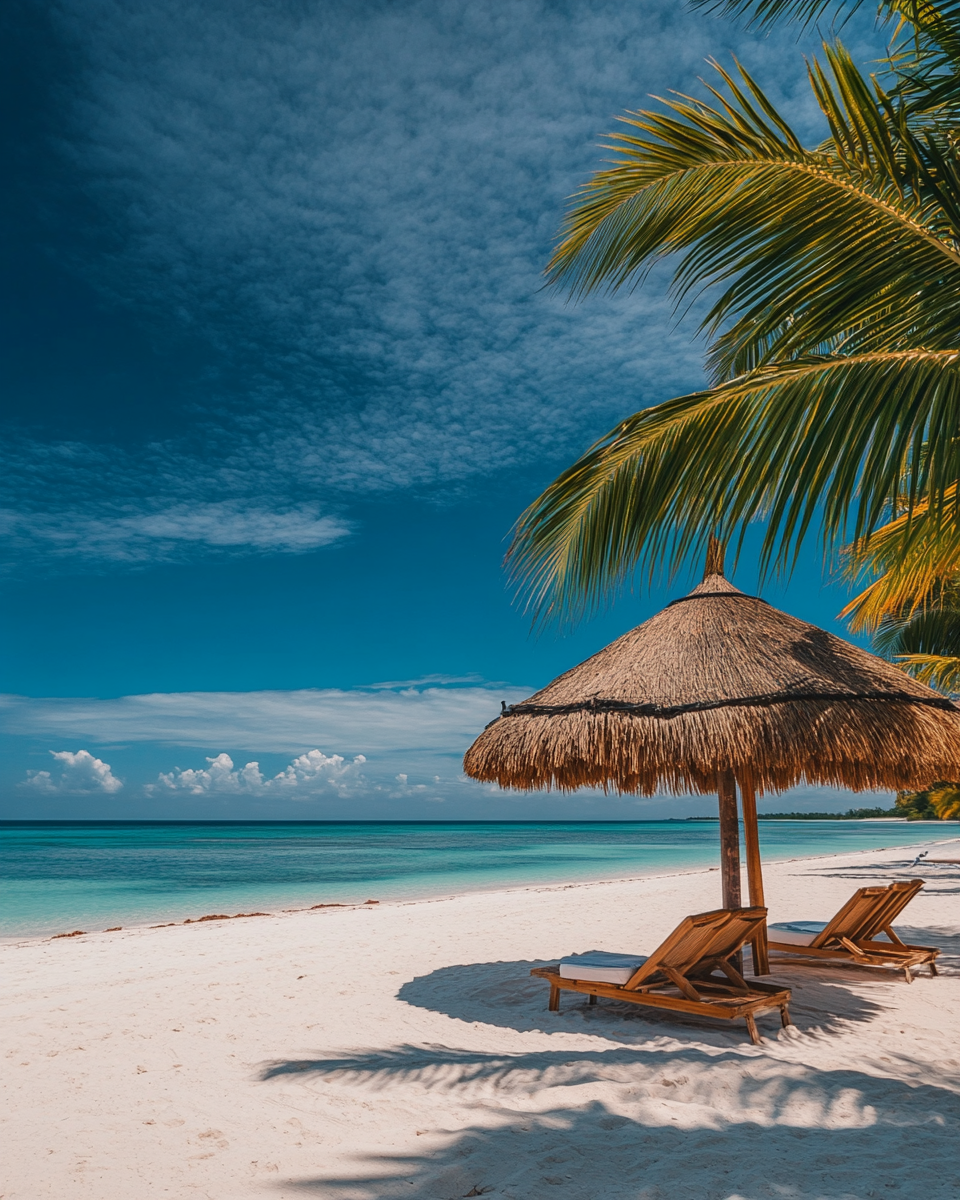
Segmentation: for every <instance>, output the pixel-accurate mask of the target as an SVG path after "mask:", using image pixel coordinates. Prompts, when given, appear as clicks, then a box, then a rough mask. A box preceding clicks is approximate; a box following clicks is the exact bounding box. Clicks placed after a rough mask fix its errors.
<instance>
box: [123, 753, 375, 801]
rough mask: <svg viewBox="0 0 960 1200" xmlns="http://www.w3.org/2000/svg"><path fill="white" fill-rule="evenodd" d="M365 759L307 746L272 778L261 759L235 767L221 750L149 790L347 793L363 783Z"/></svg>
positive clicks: (163, 775)
mask: <svg viewBox="0 0 960 1200" xmlns="http://www.w3.org/2000/svg"><path fill="white" fill-rule="evenodd" d="M366 761H367V760H366V758H365V757H364V756H363V755H362V754H358V755H357V756H356V757H355V758H354V759H353V761H352V762H347V761H346V759H344V758H343V757H342V755H339V754H331V755H329V756H328V755H326V754H323V753H322V752H321V751H320V750H308V751H307V753H306V754H301V755H298V757H297V758H295V759H294V760H293V762H292V763H290V764H289V765H288V766H287V767H285V768H284V769H283V770H282V771H280V772H279V773H278V774H276V775H274V776H273V778H268V777H267V776H265V775H264V774H263V773H262V772H261V770H260V764H259V763H256V762H248V763H247V765H246V766H245V767H241V768H240V769H238V770H235V769H234V765H233V759H232V758H231V757H230V755H229V754H218V755H216V756H215V757H214V758H208V759H207V763H208V764H209V765H208V766H207V767H206V768H205V769H201V770H195V769H192V768H188V769H187V770H181V769H180V768H179V767H175V768H174V769H173V770H172V771H169V772H166V773H164V772H161V773H160V776H159V779H158V782H157V783H156V784H151V785H148V787H147V791H148V792H158V791H161V792H162V791H170V792H189V793H190V794H191V795H194V796H202V795H208V794H210V793H211V792H212V793H227V794H230V795H255V796H262V795H268V794H270V793H276V792H285V793H286V794H287V795H288V796H289V795H290V794H291V793H292V792H294V791H299V792H306V793H308V794H310V795H315V794H316V793H317V792H321V791H332V792H335V793H336V794H337V795H338V796H346V795H348V794H349V792H350V789H351V785H354V786H362V783H363V776H362V774H361V772H360V768H361V767H362V765H363V764H364V763H365V762H366Z"/></svg>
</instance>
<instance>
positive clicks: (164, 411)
mask: <svg viewBox="0 0 960 1200" xmlns="http://www.w3.org/2000/svg"><path fill="white" fill-rule="evenodd" d="M0 24H2V34H3V36H2V39H0V43H2V48H0V54H2V56H3V58H4V59H5V62H3V63H2V64H0V90H2V92H3V93H4V94H3V97H2V99H3V105H4V111H5V113H7V114H8V117H7V119H6V120H5V121H4V123H3V125H2V127H0V139H2V140H3V142H4V145H3V154H4V161H5V162H7V163H9V164H11V166H12V167H13V172H12V175H13V178H12V181H11V182H10V184H9V186H8V187H7V188H6V189H5V191H4V193H3V195H2V196H0V205H2V207H3V209H4V210H5V211H4V213H3V221H2V242H3V244H2V271H3V284H2V298H3V319H2V321H0V396H2V397H3V403H2V413H0V456H2V459H3V461H2V463H0V488H2V491H3V495H2V497H0V535H2V539H3V566H2V571H0V639H2V644H0V693H2V696H0V754H2V757H0V818H21V819H24V818H38V819H40V818H43V819H46V818H56V819H72V818H77V819H81V818H126V819H144V818H178V819H203V818H216V819H244V818H257V819H269V818H277V819H304V820H309V819H352V818H367V819H412V820H433V819H444V820H457V819H479V818H486V819H536V818H543V819H551V818H556V819H576V818H596V819H621V818H623V819H645V818H655V817H660V816H667V815H677V816H682V815H689V814H694V813H701V812H704V811H712V808H711V803H712V804H713V805H714V806H715V801H713V802H710V801H709V800H706V799H699V798H696V797H687V798H679V799H677V798H672V797H655V798H653V799H652V800H638V799H637V798H635V797H622V798H621V797H617V796H614V795H611V796H605V795H603V794H598V793H594V792H584V793H576V794H574V795H571V796H557V795H549V796H545V795H526V794H516V793H504V792H500V791H498V790H497V789H495V788H492V787H486V786H481V785H479V784H476V783H474V782H472V781H469V780H466V779H465V778H464V777H463V775H462V771H461V767H460V760H461V758H462V755H463V752H464V750H465V749H466V747H467V746H468V745H469V744H470V742H471V741H472V740H473V738H474V737H475V736H476V734H477V733H478V732H479V731H480V730H481V729H482V728H483V726H484V724H485V723H486V722H487V721H489V720H491V719H492V718H493V717H494V716H495V715H496V713H497V712H498V711H499V709H500V702H501V700H507V701H512V700H517V699H520V698H522V697H524V696H526V695H528V694H529V693H530V692H531V691H533V690H535V689H536V688H539V687H542V686H543V685H544V684H545V683H547V682H548V681H549V680H550V679H551V678H553V677H554V676H555V675H557V674H559V673H560V672H561V671H563V670H565V669H567V668H569V667H570V666H573V665H574V664H575V663H577V662H579V661H581V660H582V659H584V658H586V657H587V656H588V655H590V654H592V653H594V652H595V651H596V650H598V649H600V648H601V647H602V646H603V645H605V644H606V643H607V642H609V641H610V640H611V639H612V638H614V637H616V636H618V635H619V634H620V633H622V632H624V631H625V630H626V629H629V628H631V627H632V626H633V625H636V624H638V623H639V622H640V621H641V620H643V619H644V618H645V617H647V616H649V615H650V614H651V613H653V612H654V611H656V610H657V609H658V608H659V607H661V606H662V604H663V603H665V602H666V601H667V600H668V599H670V598H671V597H672V596H674V595H676V594H679V593H680V592H682V591H683V590H685V589H686V587H687V586H688V585H689V583H690V582H691V580H690V579H680V580H676V581H673V582H667V583H664V584H663V586H661V587H658V588H656V589H654V590H653V591H649V590H648V591H630V590H628V591H627V592H626V593H625V594H624V595H622V596H619V597H616V598H614V599H613V600H612V602H611V604H610V606H609V607H608V608H607V609H606V610H605V611H604V612H602V613H601V614H599V615H598V616H596V617H595V618H593V619H591V620H587V621H584V622H583V623H581V624H580V625H579V626H578V627H577V628H575V629H569V630H562V631H561V630H556V629H548V630H546V631H545V632H542V633H540V634H535V633H534V632H532V631H531V628H530V621H529V617H528V615H526V614H524V612H523V611H522V609H521V608H520V607H519V606H518V605H517V604H515V603H514V601H513V597H512V595H511V592H510V589H509V586H508V583H507V580H506V578H505V576H504V573H503V570H502V558H503V554H504V551H505V549H506V545H507V539H508V537H509V532H510V528H511V526H512V523H513V522H514V521H515V519H516V517H517V516H518V514H519V513H520V512H521V511H522V509H523V508H524V507H525V506H526V505H527V504H528V503H529V502H530V501H531V500H532V499H533V498H534V497H535V496H536V495H537V494H538V493H539V491H540V490H542V488H543V487H544V486H545V485H546V484H547V483H549V481H550V480H551V479H552V478H553V477H554V476H555V475H556V474H557V473H558V472H559V471H560V470H562V469H563V467H564V466H565V465H567V464H568V463H569V462H570V461H572V460H573V459H574V458H575V457H576V456H577V455H578V454H580V453H582V451H583V450H585V449H586V447H587V446H589V445H590V444H591V443H592V442H593V441H594V440H595V439H596V438H597V437H599V436H600V435H602V434H603V433H604V432H605V431H606V430H607V429H609V428H610V427H611V426H612V425H613V424H615V423H616V422H617V421H618V420H619V419H621V418H622V417H624V416H626V415H628V414H629V413H631V412H634V411H636V410H638V409H640V408H643V407H646V406H648V405H650V404H655V403H657V402H659V401H662V400H666V399H668V398H670V397H671V396H673V395H677V394H681V393H683V392H685V391H689V390H691V389H693V388H695V387H697V386H699V384H700V383H701V382H702V381H703V374H702V358H703V342H702V339H701V338H700V337H699V335H698V331H697V322H696V319H695V314H693V315H691V314H686V315H684V314H678V313H677V312H675V310H674V306H673V304H672V301H671V299H670V296H669V289H668V283H669V277H668V275H667V274H666V273H665V272H664V270H663V269H661V268H658V269H657V270H655V271H654V272H653V273H652V275H651V277H650V278H649V279H648V280H647V282H646V283H645V284H644V286H643V287H642V288H640V289H639V290H636V291H634V292H631V293H621V294H618V295H616V296H612V297H610V296H607V297H594V298H591V299H589V300H588V301H586V302H583V303H580V304H571V303H569V302H568V301H567V300H566V299H565V298H564V296H563V295H561V294H559V293H557V292H555V291H551V290H549V289H545V288H544V285H543V276H542V271H543V267H544V265H545V263H546V261H547V259H548V258H549V254H550V249H551V246H552V244H553V241H554V238H555V235H556V232H557V229H558V226H559V224H560V222H561V220H562V216H563V212H564V209H565V205H566V203H567V198H568V197H569V196H570V194H571V193H572V192H573V191H574V190H575V188H576V187H577V186H578V185H579V184H580V183H581V182H583V181H584V180H585V179H586V178H588V177H589V174H590V172H591V171H592V170H594V169H596V167H598V166H599V165H600V163H601V161H602V158H603V152H602V150H601V149H600V148H599V146H598V142H599V140H600V139H601V137H602V135H603V134H604V133H605V132H607V131H609V130H611V129H612V128H613V127H614V126H615V122H616V117H617V115H618V114H620V113H623V112H624V111H625V110H628V109H636V108H639V107H642V106H644V105H650V104H653V103H654V102H653V101H652V100H650V94H651V93H654V94H658V95H663V94H665V93H666V92H668V91H669V90H670V89H679V90H681V91H687V92H690V91H697V90H698V89H701V88H702V85H700V84H699V83H698V82H697V80H698V77H700V76H704V75H706V74H708V73H709V71H710V68H709V67H708V65H707V64H706V62H705V60H706V59H707V58H709V57H710V56H715V57H716V58H718V59H719V60H721V61H723V62H727V63H729V61H730V57H731V55H732V54H736V55H737V57H738V58H739V59H740V60H741V61H743V62H744V64H745V65H746V66H747V67H748V68H749V69H750V70H751V71H752V72H753V73H754V74H755V75H756V76H757V77H758V78H759V79H760V81H761V82H762V83H763V84H764V86H766V87H767V88H768V89H769V91H770V93H771V94H772V95H773V96H774V97H775V99H776V100H777V102H778V104H780V105H781V106H782V108H783V110H784V111H785V112H787V113H788V114H789V116H790V118H791V120H792V121H793V123H794V125H795V127H796V128H797V129H798V131H799V132H800V133H801V134H802V136H804V137H806V138H808V139H809V140H810V141H811V142H812V141H815V140H817V138H818V137H819V136H821V135H822V132H823V130H822V127H821V124H820V120H819V114H818V112H817V110H816V108H815V106H814V105H813V103H812V101H811V98H810V95H809V89H808V86H807V83H806V79H805V75H804V70H805V68H804V60H803V55H804V53H805V52H806V53H809V52H810V50H811V48H815V45H816V35H815V34H811V35H810V36H807V37H803V38H799V39H798V36H797V33H796V30H784V31H780V32H777V33H775V34H773V35H770V36H760V35H757V34H754V33H749V32H745V31H744V30H743V29H741V28H738V27H737V26H735V25H733V24H731V23H730V22H725V21H721V20H719V19H717V18H715V17H712V16H710V15H709V14H705V13H704V12H699V11H694V10H691V9H688V8H685V7H683V6H682V5H681V4H679V3H677V2H676V0H634V2H633V3H627V2H624V0H589V2H588V0H584V2H580V3H572V2H564V0H513V2H512V3H511V4H509V5H504V4H502V3H499V2H497V0H380V2H365V0H350V2H349V3H346V2H343V3H341V2H338V0H326V2H319V0H262V2H261V0H204V2H203V3H200V2H199V0H165V2H164V3H163V4H156V3H150V2H148V0H7V3H6V4H5V5H4V7H3V11H2V14H0ZM844 37H845V39H846V40H847V42H848V44H849V45H850V46H851V48H852V49H853V50H854V53H855V54H857V55H858V56H859V57H860V58H861V59H864V60H866V59H870V58H875V57H876V56H877V53H878V49H879V47H880V46H881V42H880V41H879V39H878V38H877V36H876V34H875V33H874V31H873V30H872V29H871V27H870V26H869V25H868V24H863V23H861V24H859V25H852V24H851V25H850V26H848V27H847V29H845V31H844ZM735 581H736V582H737V583H738V584H739V585H740V586H741V587H743V588H744V589H745V590H751V591H752V590H755V588H756V586H757V580H756V574H755V572H752V571H751V562H750V554H749V552H748V553H747V555H746V556H745V558H744V561H743V563H742V566H741V569H740V571H739V573H738V574H737V576H736V577H735ZM763 594H764V596H765V597H766V598H768V599H771V600H772V601H773V602H775V603H777V604H779V605H780V606H781V607H784V608H786V609H788V610H789V611H790V612H793V613H794V614H796V615H797V616H800V617H802V618H804V619H807V620H811V621H814V622H815V623H817V624H820V625H823V626H825V627H827V628H829V629H832V630H834V631H835V632H839V633H843V632H844V629H843V627H842V625H840V624H838V623H837V621H836V614H837V612H838V611H839V609H840V608H841V607H842V605H843V601H844V595H845V593H844V592H843V589H842V588H841V587H839V586H838V585H837V584H836V583H835V582H834V581H832V580H831V579H830V577H829V575H826V574H825V572H824V570H823V563H822V558H821V555H820V552H819V551H818V550H817V548H816V547H814V546H811V547H810V548H808V550H807V551H806V552H805V555H804V558H803V560H802V562H801V566H800V568H799V569H798V570H797V572H796V573H795V574H794V575H793V576H792V578H791V579H790V580H788V581H786V582H785V583H782V584H779V585H777V586H776V587H774V586H772V585H770V584H765V585H764V591H763ZM851 800H852V798H851V797H850V796H849V795H846V794H841V793H832V792H822V791H817V790H814V789H801V790H800V791H799V792H798V793H797V794H796V795H794V796H791V797H783V798H779V799H776V798H773V799H770V800H768V801H766V802H765V806H766V807H767V808H768V809H773V810H776V809H780V808H783V807H785V806H786V807H791V808H792V807H798V808H810V807H813V808H829V809H836V808H845V807H847V806H848V805H849V804H850V803H851ZM853 802H856V801H853Z"/></svg>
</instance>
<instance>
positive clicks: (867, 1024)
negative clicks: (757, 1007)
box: [0, 839, 960, 1200]
mask: <svg viewBox="0 0 960 1200" xmlns="http://www.w3.org/2000/svg"><path fill="white" fill-rule="evenodd" d="M931 840H933V839H931ZM946 840H947V841H950V842H953V841H956V840H958V839H946ZM936 841H937V842H939V843H940V844H942V841H941V839H936ZM913 848H914V847H913V846H911V847H908V848H907V849H913ZM902 849H904V847H901V846H885V847H883V848H880V847H875V848H873V849H870V850H866V851H853V852H847V853H833V852H830V853H826V854H821V855H813V856H806V855H804V856H802V857H797V858H793V859H789V858H787V859H784V860H781V861H777V862H768V863H767V864H766V870H765V884H766V889H767V894H768V903H769V906H770V911H771V918H772V919H774V920H780V919H810V920H825V919H828V918H829V917H830V916H831V915H832V914H833V913H834V912H836V911H837V909H838V908H839V907H840V906H841V905H842V904H843V903H844V902H845V901H846V900H847V898H848V897H849V896H850V895H851V894H852V893H853V891H854V890H855V889H856V888H858V887H860V886H862V885H864V884H870V883H875V882H888V881H890V880H891V879H895V878H902V877H904V876H905V875H917V876H921V877H923V878H924V879H925V881H926V884H925V888H924V890H923V891H922V892H921V893H920V894H919V895H918V896H917V897H916V899H915V900H914V901H913V902H912V903H911V905H910V908H909V909H908V910H906V912H905V913H904V914H903V915H902V916H901V918H900V920H899V921H898V922H897V928H898V929H899V930H900V932H901V934H902V935H903V936H905V937H906V938H909V939H910V940H912V941H914V942H919V943H920V944H925V945H929V944H935V945H940V946H941V947H942V953H941V959H940V964H939V965H940V974H939V976H938V977H937V978H930V977H929V976H928V975H926V974H924V975H921V976H919V977H918V978H917V979H916V980H915V981H914V983H912V984H910V985H908V984H906V983H905V981H904V980H903V978H902V977H899V976H896V975H895V974H894V973H893V972H891V971H877V970H874V971H867V970H864V969H863V968H857V967H833V968H829V967H823V966H821V965H818V964H811V965H807V964H802V965H797V964H791V963H786V964H785V963H783V962H782V961H778V960H775V961H774V964H773V970H774V975H773V977H772V978H773V979H774V980H775V981H776V982H777V983H778V984H781V985H785V986H788V987H790V988H791V989H792V992H793V1000H792V1002H791V1015H792V1017H793V1020H794V1023H795V1024H794V1026H792V1027H791V1028H790V1029H788V1030H785V1031H781V1030H780V1028H779V1020H778V1019H776V1018H775V1017H774V1018H773V1019H771V1018H765V1019H761V1021H760V1023H759V1024H760V1032H761V1034H762V1035H763V1038H764V1040H763V1042H762V1044H761V1045H759V1046H754V1045H751V1043H750V1042H749V1039H748V1038H747V1037H746V1034H745V1032H744V1030H743V1029H741V1028H734V1027H733V1025H732V1024H730V1025H727V1023H721V1022H709V1021H704V1020H702V1019H699V1018H694V1017H686V1016H684V1015H683V1014H666V1015H665V1014H662V1013H660V1012H658V1011H656V1010H652V1009H650V1010H646V1009H645V1010H639V1011H636V1012H635V1011H625V1006H623V1005H621V1004H617V1003H615V1002H612V1003H611V1002H606V1001H601V1002H600V1003H599V1004H597V1005H596V1006H593V1007H591V1006H588V1005H587V1004H585V1003H582V1002H581V999H582V998H576V997H574V998H565V999H564V1000H563V1002H562V1004H561V1009H560V1011H559V1012H549V1011H548V1008H547V989H546V987H545V985H544V983H543V980H541V979H538V978H536V977H531V975H530V971H531V968H533V967H535V966H539V965H542V964H544V963H546V962H551V961H553V962H555V961H556V960H557V958H559V957H560V956H561V955H563V954H569V953H576V952H581V951H584V950H588V949H591V948H596V949H601V950H609V951H615V952H620V953H649V952H650V951H652V950H653V949H654V948H655V947H656V946H657V945H658V944H659V943H660V942H661V941H662V940H663V938H664V937H666V936H667V935H668V934H669V933H670V931H671V930H672V929H673V928H675V926H676V924H677V922H678V920H679V919H680V918H681V917H682V916H684V915H687V914H692V913H696V912H705V911H708V910H710V909H713V908H716V907H718V905H719V900H720V895H719V893H720V881H719V878H718V876H719V870H718V868H705V869H704V868H699V869H696V870H684V871H675V872H671V873H665V874H660V875H643V876H639V877H633V878H631V879H618V880H611V879H601V880H592V881H575V882H572V883H570V882H568V883H549V884H547V883H544V884H528V885H525V886H523V887H510V888H506V889H501V890H499V891H487V892H467V893H460V894H457V895H454V896H448V897H432V898H429V899H418V900H397V901H393V902H386V901H385V902H382V903H380V904H376V905H364V904H358V905H355V906H347V907H335V908H327V909H321V910H309V909H304V910H298V911H293V912H286V913H285V912H281V913H276V914H270V915H268V916H266V917H261V918H257V919H249V920H235V919H233V920H224V921H211V922H206V923H201V922H198V921H194V922H191V924H189V925H168V926H165V927H164V928H150V927H149V926H139V927H131V928H128V929H125V930H121V931H118V932H116V933H110V934H107V933H106V932H103V933H100V932H97V933H92V934H90V935H88V936H86V937H77V938H70V939H62V940H51V939H49V938H44V939H22V940H19V941H17V942H12V943H9V942H8V943H6V944H5V945H3V946H0V958H2V959H3V966H4V970H3V971H2V972H0V977H2V980H3V996H2V1000H0V1039H2V1041H3V1043H4V1049H3V1053H4V1055H5V1059H4V1061H5V1062H6V1063H7V1067H6V1069H5V1072H4V1079H3V1081H2V1084H0V1088H2V1093H3V1107H2V1109H0V1136H2V1137H3V1140H4V1144H6V1145H9V1146H14V1147H16V1148H17V1151H16V1153H15V1154H10V1155H8V1156H7V1157H6V1160H5V1162H4V1164H3V1166H2V1167H0V1173H2V1175H3V1180H2V1183H3V1186H2V1187H0V1191H2V1192H3V1194H4V1195H5V1196H6V1197H8V1200H129V1197H131V1196H137V1197H138V1198H139V1197H143V1200H151V1198H152V1197H157V1198H158V1200H159V1198H160V1197H163V1196H186V1195H201V1196H202V1195H207V1196H217V1197H220V1196H230V1197H231V1198H233V1197H236V1198H237V1200H247V1198H249V1200H301V1198H302V1197H303V1196H305V1195H322V1196H324V1198H325V1200H399V1198H400V1197H410V1196H415V1197H417V1198H418V1200H419V1197H421V1196H422V1197H424V1200H449V1198H450V1197H455V1196H465V1195H469V1194H473V1195H486V1194H489V1195H490V1196H491V1197H496V1196H504V1197H510V1198H512V1200H521V1198H522V1200H553V1197H556V1196H558V1195H560V1196H562V1197H566V1198H567V1200H596V1198H597V1197H598V1196H601V1195H602V1196H603V1197H604V1200H637V1197H638V1196H643V1195H647V1196H649V1197H651V1200H654V1198H655V1197H658V1196H666V1195H675V1194H676V1186H677V1184H676V1180H677V1175H676V1172H677V1163H678V1161H680V1160H681V1159H682V1161H683V1166H684V1178H683V1183H684V1189H686V1190H683V1189H682V1190H683V1197H684V1198H686V1197H688V1196H689V1197H690V1198H691V1200H692V1198H693V1197H697V1200H699V1198H700V1197H704V1200H733V1198H734V1197H742V1196H750V1197H753V1196H756V1197H761V1196H767V1195H781V1194H782V1195H787V1194H789V1195H795V1196H797V1197H798V1198H807V1197H809V1198H810V1200H814V1198H816V1197H821V1196H831V1197H833V1196H836V1197H843V1198H844V1200H847V1198H848V1197H849V1198H850V1200H861V1198H865V1197H867V1196H869V1195H871V1194H876V1195H884V1194H887V1193H886V1190H885V1189H886V1188H887V1186H888V1185H891V1186H894V1187H896V1188H899V1189H901V1194H903V1195H913V1194H920V1193H922V1194H923V1195H924V1196H926V1197H929V1198H930V1200H948V1198H949V1200H952V1198H953V1197H954V1196H956V1195H957V1193H958V1191H960V1171H958V1169H957V1167H956V1165H955V1161H954V1159H955V1155H954V1153H953V1147H954V1146H955V1144H956V1138H957V1135H958V1134H960V1085H958V1083H957V1078H958V1072H957V1067H958V1064H960V1030H958V1029H956V1028H955V1027H954V1025H953V1023H951V1022H945V1021H944V1013H949V1012H951V1011H957V1009H958V1008H960V866H950V867H942V868H939V869H937V868H931V867H923V866H921V867H919V868H915V869H911V870H909V871H908V870H907V868H906V865H905V863H904V862H903V859H904V855H903V854H898V851H901V850H902ZM958 857H960V856H958ZM320 917H322V918H323V919H322V920H314V919H312V918H320Z"/></svg>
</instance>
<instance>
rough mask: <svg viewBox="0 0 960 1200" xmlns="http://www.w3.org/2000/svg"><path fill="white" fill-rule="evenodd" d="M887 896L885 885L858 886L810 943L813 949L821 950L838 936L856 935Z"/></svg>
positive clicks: (848, 936)
mask: <svg viewBox="0 0 960 1200" xmlns="http://www.w3.org/2000/svg"><path fill="white" fill-rule="evenodd" d="M886 896H887V889H886V888H885V887H862V888H858V889H857V890H856V891H855V892H854V893H853V895H852V896H851V897H850V899H849V900H848V901H847V902H846V904H845V905H844V906H843V908H841V909H840V911H839V912H838V913H837V914H836V915H835V916H834V917H832V918H831V919H830V920H829V921H828V922H827V924H826V925H825V926H824V928H823V930H822V931H821V932H820V933H818V934H817V936H816V937H815V938H814V939H813V941H812V942H811V943H810V947H811V949H815V950H819V949H820V947H821V946H826V945H828V944H829V943H830V942H832V941H834V940H835V939H836V938H840V937H845V938H850V937H854V936H856V934H857V933H858V932H859V930H860V929H862V928H863V927H864V926H865V925H867V924H868V923H869V922H870V920H871V919H872V918H873V917H874V915H875V913H876V912H877V909H878V908H879V906H880V905H881V904H882V903H883V901H884V900H885V899H886Z"/></svg>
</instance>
